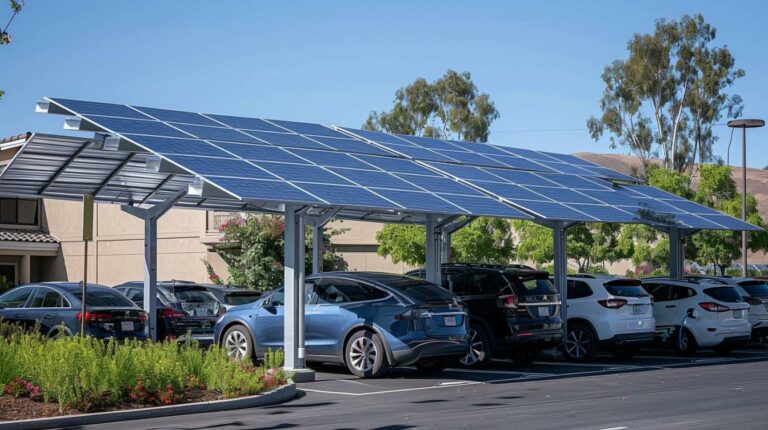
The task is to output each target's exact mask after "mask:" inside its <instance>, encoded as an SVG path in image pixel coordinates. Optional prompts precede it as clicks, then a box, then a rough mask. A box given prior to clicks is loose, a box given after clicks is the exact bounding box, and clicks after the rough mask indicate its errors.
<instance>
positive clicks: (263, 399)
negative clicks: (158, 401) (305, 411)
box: [0, 382, 296, 430]
mask: <svg viewBox="0 0 768 430" xmlns="http://www.w3.org/2000/svg"><path fill="white" fill-rule="evenodd" d="M295 396H296V384H295V383H294V382H291V383H289V384H288V385H286V386H283V387H280V388H278V389H276V390H274V391H270V392H268V393H264V394H259V395H256V396H250V397H241V398H237V399H227V400H214V401H210V402H199V403H188V404H182V405H171V406H157V407H153V408H143V409H131V410H127V411H111V412H97V413H93V414H81V415H67V416H59V417H50V418H37V419H33V420H21V421H5V422H0V430H36V429H47V428H54V427H75V426H84V425H90V424H103V423H110V422H115V421H130V420H142V419H147V418H159V417H168V416H175V415H186V414H201V413H206V412H219V411H229V410H234V409H243V408H254V407H258V406H267V405H274V404H277V403H282V402H287V401H288V400H291V399H293V398H294V397H295Z"/></svg>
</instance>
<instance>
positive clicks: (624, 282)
mask: <svg viewBox="0 0 768 430" xmlns="http://www.w3.org/2000/svg"><path fill="white" fill-rule="evenodd" d="M603 286H604V287H605V290H606V291H608V294H611V295H613V296H618V297H645V296H647V295H648V293H646V292H645V290H644V289H643V287H642V286H641V285H640V282H639V281H635V280H632V279H621V280H616V281H608V282H606V283H605V284H603Z"/></svg>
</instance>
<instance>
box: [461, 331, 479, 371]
mask: <svg viewBox="0 0 768 430" xmlns="http://www.w3.org/2000/svg"><path fill="white" fill-rule="evenodd" d="M467 335H468V337H469V352H467V355H465V356H464V357H462V358H461V359H460V360H459V362H460V363H461V364H462V365H464V366H467V367H469V366H474V365H475V364H477V363H479V362H480V361H482V360H483V359H484V358H485V345H484V344H483V337H482V336H481V335H480V333H479V332H478V331H477V330H475V329H473V328H470V329H469V331H468V332H467Z"/></svg>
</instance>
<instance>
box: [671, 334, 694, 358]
mask: <svg viewBox="0 0 768 430" xmlns="http://www.w3.org/2000/svg"><path fill="white" fill-rule="evenodd" d="M679 330H680V329H678V331H676V332H675V338H674V340H673V342H674V344H675V351H677V353H678V354H681V355H691V354H693V353H694V352H696V339H694V338H693V334H691V332H690V331H688V329H686V328H683V329H682V330H683V331H682V333H680V331H679Z"/></svg>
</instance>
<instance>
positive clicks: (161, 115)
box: [134, 106, 221, 127]
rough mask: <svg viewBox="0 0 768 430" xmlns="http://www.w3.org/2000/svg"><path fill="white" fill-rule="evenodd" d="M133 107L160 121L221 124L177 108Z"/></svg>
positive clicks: (209, 124)
mask: <svg viewBox="0 0 768 430" xmlns="http://www.w3.org/2000/svg"><path fill="white" fill-rule="evenodd" d="M134 108H135V109H138V110H140V111H142V112H144V113H145V114H147V115H150V116H152V117H154V118H156V119H159V120H160V121H168V122H181V123H185V124H196V125H208V126H213V127H221V124H218V123H216V122H215V121H211V120H210V119H208V118H206V117H204V116H202V115H200V114H199V113H194V112H182V111H178V110H168V109H156V108H149V107H142V106H134Z"/></svg>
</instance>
